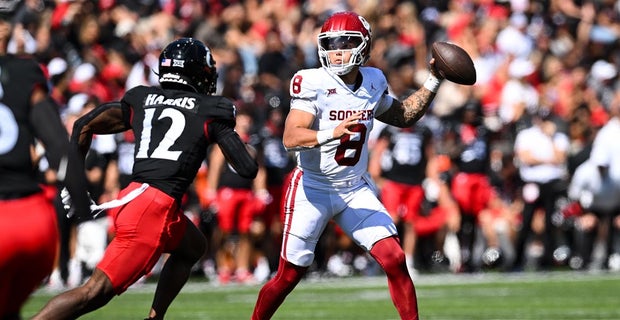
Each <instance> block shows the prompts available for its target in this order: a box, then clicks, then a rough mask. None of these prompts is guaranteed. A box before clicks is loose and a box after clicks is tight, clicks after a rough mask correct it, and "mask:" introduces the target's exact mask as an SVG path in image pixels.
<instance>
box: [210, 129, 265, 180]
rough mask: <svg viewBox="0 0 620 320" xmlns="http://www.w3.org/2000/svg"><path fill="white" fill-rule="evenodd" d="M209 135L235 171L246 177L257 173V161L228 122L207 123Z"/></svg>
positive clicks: (249, 177) (252, 176)
mask: <svg viewBox="0 0 620 320" xmlns="http://www.w3.org/2000/svg"><path fill="white" fill-rule="evenodd" d="M208 127H209V135H210V136H211V137H213V139H214V141H215V142H217V144H218V145H219V146H220V149H222V153H223V154H224V157H226V160H227V161H228V162H229V163H230V165H232V167H233V168H234V169H235V171H237V173H238V174H239V175H240V176H242V177H244V178H247V179H254V178H255V177H256V174H257V173H258V163H257V161H256V159H255V158H254V157H252V155H250V153H248V150H247V148H246V144H245V143H243V141H241V138H240V137H239V135H238V134H237V132H235V131H234V130H233V128H232V127H231V126H230V124H226V123H222V122H219V121H213V122H211V123H209V126H208Z"/></svg>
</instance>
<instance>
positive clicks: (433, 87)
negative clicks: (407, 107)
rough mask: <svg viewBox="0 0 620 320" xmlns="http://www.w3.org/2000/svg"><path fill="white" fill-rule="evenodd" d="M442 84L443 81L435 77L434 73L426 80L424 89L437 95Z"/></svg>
mask: <svg viewBox="0 0 620 320" xmlns="http://www.w3.org/2000/svg"><path fill="white" fill-rule="evenodd" d="M440 84H441V79H439V78H437V77H435V75H433V74H432V73H429V75H428V78H426V81H425V82H424V88H426V89H428V90H429V91H430V92H433V93H437V90H439V85H440Z"/></svg>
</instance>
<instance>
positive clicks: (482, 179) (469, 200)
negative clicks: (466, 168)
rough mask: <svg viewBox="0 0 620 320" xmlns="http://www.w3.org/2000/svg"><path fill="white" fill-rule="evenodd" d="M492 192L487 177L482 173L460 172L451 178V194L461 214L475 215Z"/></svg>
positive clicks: (483, 206) (486, 203) (487, 201)
mask: <svg viewBox="0 0 620 320" xmlns="http://www.w3.org/2000/svg"><path fill="white" fill-rule="evenodd" d="M494 193H495V190H493V187H491V184H490V183H489V178H488V177H487V176H486V175H484V174H482V173H464V172H460V173H458V174H456V176H454V179H452V194H453V195H454V199H455V200H456V202H457V203H458V205H459V207H460V208H461V212H462V213H463V214H470V215H474V216H476V217H477V216H478V213H479V212H480V211H481V210H482V209H484V208H486V207H487V205H488V203H489V200H490V199H491V197H492V196H493V194H494Z"/></svg>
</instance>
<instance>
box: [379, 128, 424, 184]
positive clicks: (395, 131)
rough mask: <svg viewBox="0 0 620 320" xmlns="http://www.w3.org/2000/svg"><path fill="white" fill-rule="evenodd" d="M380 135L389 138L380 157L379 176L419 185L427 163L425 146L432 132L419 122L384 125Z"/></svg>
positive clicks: (422, 179)
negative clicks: (402, 124)
mask: <svg viewBox="0 0 620 320" xmlns="http://www.w3.org/2000/svg"><path fill="white" fill-rule="evenodd" d="M381 136H383V137H386V138H388V139H389V140H390V144H389V146H388V148H387V149H386V150H385V152H384V153H383V155H382V157H381V169H382V173H381V176H382V177H384V178H386V179H388V180H392V181H395V182H399V183H405V184H411V185H421V184H422V181H424V178H425V177H426V164H427V163H428V159H427V155H426V148H427V147H428V145H429V144H430V143H431V138H432V132H431V131H430V130H429V129H428V128H427V127H426V126H423V125H421V124H419V123H418V124H415V125H414V126H413V127H410V128H404V129H400V128H396V127H392V126H388V127H386V128H385V129H384V130H383V131H382V132H381Z"/></svg>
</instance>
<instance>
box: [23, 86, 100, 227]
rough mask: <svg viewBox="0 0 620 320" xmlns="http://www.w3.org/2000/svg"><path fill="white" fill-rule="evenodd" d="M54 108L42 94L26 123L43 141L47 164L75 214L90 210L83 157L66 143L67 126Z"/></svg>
mask: <svg viewBox="0 0 620 320" xmlns="http://www.w3.org/2000/svg"><path fill="white" fill-rule="evenodd" d="M57 110H58V109H57V108H56V105H55V104H54V102H52V101H51V100H50V99H49V98H46V99H44V100H42V101H40V102H38V103H36V104H35V105H34V106H33V108H32V111H31V112H30V123H31V124H32V128H33V130H34V133H35V135H36V136H37V137H38V138H39V139H40V140H41V141H42V142H43V144H44V145H45V150H46V153H47V158H48V160H49V162H50V166H51V167H52V168H53V169H55V170H57V172H58V180H60V181H61V182H62V183H63V184H64V185H65V187H66V188H67V191H69V194H70V195H71V199H72V202H73V207H74V208H75V210H76V212H77V214H78V216H80V215H87V214H88V213H90V207H89V205H90V199H89V198H88V194H87V193H86V189H87V181H86V175H85V172H84V161H83V160H82V161H80V157H79V154H78V150H77V148H75V147H73V146H71V145H70V144H69V137H68V134H67V130H66V129H65V127H64V126H63V124H62V122H61V121H60V117H59V116H58V111H57Z"/></svg>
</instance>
